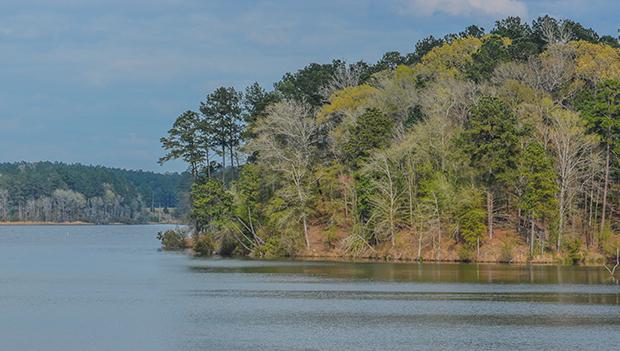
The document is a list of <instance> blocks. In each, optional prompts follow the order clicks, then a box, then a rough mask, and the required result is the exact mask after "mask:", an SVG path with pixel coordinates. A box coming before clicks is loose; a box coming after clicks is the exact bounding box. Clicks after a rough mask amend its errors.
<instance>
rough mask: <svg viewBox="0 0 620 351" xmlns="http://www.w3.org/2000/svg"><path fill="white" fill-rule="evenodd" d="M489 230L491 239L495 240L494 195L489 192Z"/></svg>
mask: <svg viewBox="0 0 620 351" xmlns="http://www.w3.org/2000/svg"><path fill="white" fill-rule="evenodd" d="M487 229H488V231H489V239H493V193H492V192H491V191H490V190H487Z"/></svg>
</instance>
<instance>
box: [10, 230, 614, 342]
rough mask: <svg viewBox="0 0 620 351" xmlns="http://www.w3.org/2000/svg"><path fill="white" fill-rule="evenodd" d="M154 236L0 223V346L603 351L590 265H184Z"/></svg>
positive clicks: (606, 293)
mask: <svg viewBox="0 0 620 351" xmlns="http://www.w3.org/2000/svg"><path fill="white" fill-rule="evenodd" d="M163 228H165V226H23V227H22V226H5V227H0V345H1V347H0V349H2V350H63V351H66V350H76V351H77V350H80V351H81V350H567V349H574V350H617V349H618V345H620V287H618V286H617V285H613V284H610V283H609V282H608V276H607V273H606V272H604V271H603V270H602V269H600V268H597V267H555V266H534V267H532V266H508V265H475V264H472V265H462V264H403V263H396V264H386V263H335V262H299V261H253V260H238V259H237V260H230V259H208V260H204V259H191V258H189V257H187V256H185V255H182V254H175V253H165V252H159V251H158V250H157V247H158V242H157V241H156V240H155V233H156V232H157V231H159V230H162V229H163Z"/></svg>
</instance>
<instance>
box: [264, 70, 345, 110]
mask: <svg viewBox="0 0 620 351" xmlns="http://www.w3.org/2000/svg"><path fill="white" fill-rule="evenodd" d="M339 64H340V62H339V61H337V60H334V62H332V63H328V64H318V63H312V64H310V65H308V66H306V67H304V68H303V69H300V70H299V71H297V72H295V73H287V74H285V75H284V77H282V80H280V81H279V82H278V83H276V84H275V87H276V90H277V91H278V92H279V93H280V94H282V96H284V97H285V98H288V99H293V100H297V101H303V102H306V103H309V104H310V105H311V106H314V107H318V106H321V105H322V104H323V103H324V102H325V100H324V97H323V96H321V93H320V92H321V88H322V87H324V86H326V85H327V83H328V82H329V81H330V80H331V79H332V77H333V75H334V72H335V70H336V67H337V66H338V65H339Z"/></svg>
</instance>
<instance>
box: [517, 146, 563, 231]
mask: <svg viewBox="0 0 620 351" xmlns="http://www.w3.org/2000/svg"><path fill="white" fill-rule="evenodd" d="M517 174H518V176H517V177H518V179H519V182H520V183H521V184H522V188H523V189H522V194H521V196H520V199H519V206H520V207H521V209H522V210H524V211H525V212H526V213H529V214H530V216H532V217H533V218H535V219H539V220H542V219H544V218H549V217H551V216H553V213H555V211H556V207H557V199H556V195H557V193H558V185H557V181H556V178H557V176H556V173H555V170H554V168H553V161H552V160H551V158H550V157H549V155H548V154H547V152H546V151H545V149H544V148H543V146H542V145H541V144H540V143H538V142H536V141H534V142H530V143H529V144H528V145H527V146H526V148H525V150H524V151H523V153H522V154H521V155H520V157H519V163H518V168H517Z"/></svg>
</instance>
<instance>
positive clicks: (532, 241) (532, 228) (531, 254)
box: [530, 218, 534, 256]
mask: <svg viewBox="0 0 620 351" xmlns="http://www.w3.org/2000/svg"><path fill="white" fill-rule="evenodd" d="M530 222H531V224H530V256H534V218H530Z"/></svg>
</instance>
